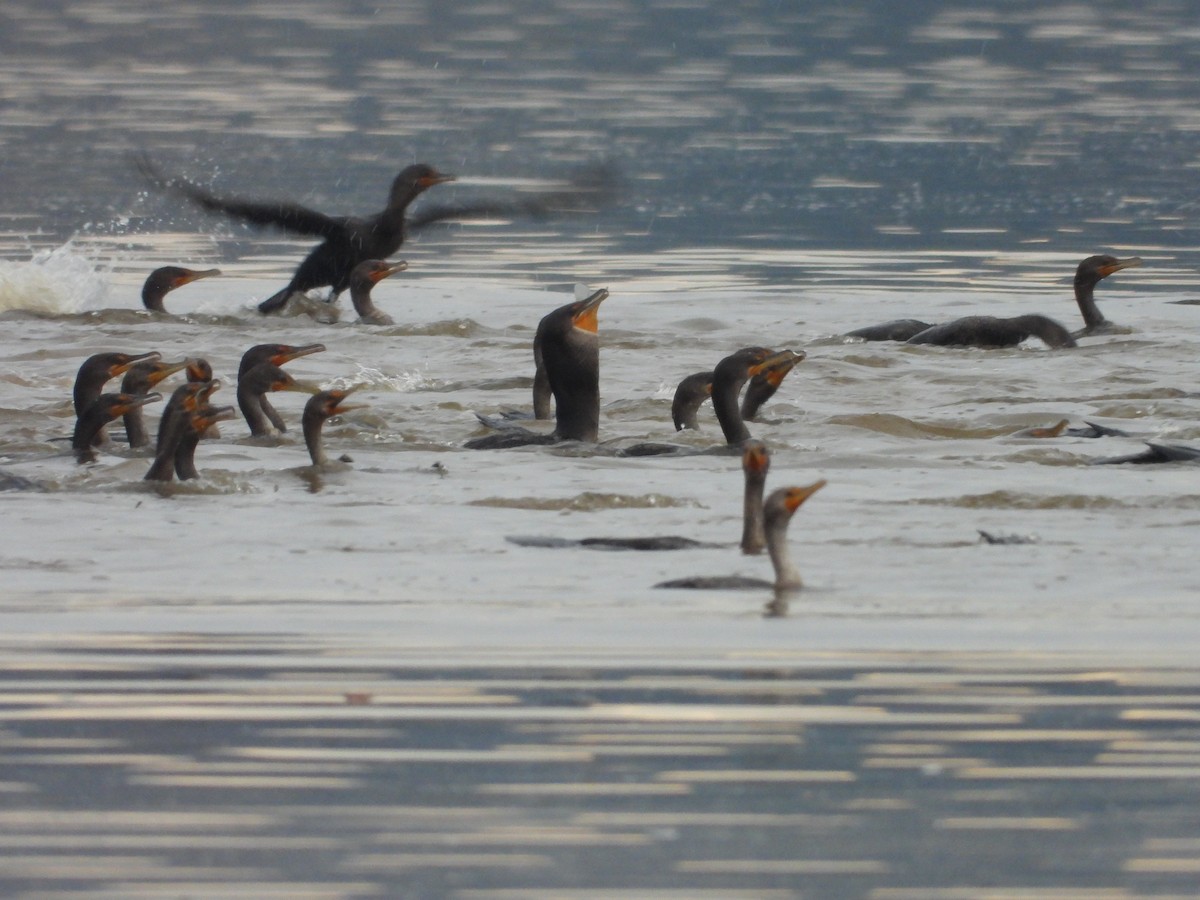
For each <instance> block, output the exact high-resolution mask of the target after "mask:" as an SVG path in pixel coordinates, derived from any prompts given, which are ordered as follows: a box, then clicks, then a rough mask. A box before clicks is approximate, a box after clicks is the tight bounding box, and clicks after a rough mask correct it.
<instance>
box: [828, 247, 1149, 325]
mask: <svg viewBox="0 0 1200 900" xmlns="http://www.w3.org/2000/svg"><path fill="white" fill-rule="evenodd" d="M1141 264H1142V261H1141V259H1140V258H1138V257H1136V256H1132V257H1129V258H1127V259H1118V258H1117V257H1115V256H1106V255H1099V256H1089V257H1088V258H1087V259H1085V260H1083V261H1082V262H1081V263H1080V264H1079V265H1078V267H1076V269H1075V279H1074V291H1075V302H1076V303H1077V304H1078V306H1079V314H1080V315H1081V316H1082V317H1083V325H1084V327H1083V328H1082V329H1080V330H1079V331H1076V332H1075V333H1074V334H1073V335H1072V334H1071V333H1070V332H1068V331H1067V330H1066V329H1065V328H1064V327H1063V326H1062V325H1061V324H1059V323H1058V322H1057V321H1055V320H1054V319H1050V318H1048V317H1046V316H1038V315H1028V316H1014V317H1012V318H998V317H994V316H967V317H966V318H962V319H955V320H954V321H952V322H945V323H943V324H941V325H929V324H927V323H925V322H921V321H919V320H917V319H896V320H895V321H892V322H884V323H883V324H881V325H870V326H868V327H866V328H859V329H856V330H855V331H850V332H847V336H848V337H856V338H862V339H863V340H865V341H905V342H907V343H909V344H939V345H942V346H969V347H984V348H990V347H1013V346H1016V345H1017V344H1019V343H1021V341H1024V340H1026V339H1027V338H1030V337H1039V338H1041V339H1042V340H1043V341H1045V342H1046V343H1047V344H1048V345H1049V346H1051V347H1074V346H1075V342H1074V340H1073V338H1075V337H1079V336H1081V335H1088V334H1100V333H1103V332H1105V331H1108V330H1111V329H1112V327H1113V325H1112V323H1111V322H1109V321H1108V320H1107V319H1106V318H1104V315H1103V314H1102V313H1101V312H1100V310H1099V308H1098V307H1097V306H1096V300H1095V296H1094V295H1095V290H1096V285H1097V284H1099V283H1100V281H1101V280H1102V279H1104V278H1107V277H1108V276H1109V275H1112V274H1113V273H1114V272H1119V271H1121V270H1122V269H1129V268H1134V267H1136V266H1140V265H1141Z"/></svg>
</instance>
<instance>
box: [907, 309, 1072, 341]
mask: <svg viewBox="0 0 1200 900" xmlns="http://www.w3.org/2000/svg"><path fill="white" fill-rule="evenodd" d="M1031 337H1037V338H1041V339H1042V340H1043V341H1044V342H1045V343H1046V345H1047V346H1048V347H1055V348H1058V347H1074V346H1075V339H1074V338H1073V337H1071V332H1069V331H1067V329H1066V328H1064V327H1063V326H1062V325H1061V324H1059V323H1058V322H1056V321H1054V320H1053V319H1051V318H1048V317H1047V316H1039V315H1036V314H1034V315H1026V316H1013V317H1012V318H1008V319H1003V318H998V317H996V316H965V317H963V318H961V319H955V320H954V321H952V322H943V323H942V324H941V325H934V326H932V327H930V328H926V329H925V330H924V331H922V332H920V333H918V334H915V335H913V336H912V337H910V338H909V339H908V341H907V342H906V343H909V344H937V345H939V346H942V347H983V348H994V347H1015V346H1017V345H1018V344H1020V343H1021V342H1022V341H1025V340H1028V339H1029V338H1031Z"/></svg>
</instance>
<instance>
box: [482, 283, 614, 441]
mask: <svg viewBox="0 0 1200 900" xmlns="http://www.w3.org/2000/svg"><path fill="white" fill-rule="evenodd" d="M607 297H608V290H607V289H605V288H600V289H599V290H598V291H596V292H595V293H594V294H592V295H591V296H590V297H586V298H584V299H583V300H576V301H575V302H574V303H568V304H566V305H564V306H560V307H559V308H558V309H556V310H554V311H553V312H551V313H548V314H547V315H546V316H544V317H543V318H542V320H541V322H539V323H538V328H537V336H536V337H535V339H534V340H535V341H536V342H537V344H538V345H539V346H540V347H541V353H542V363H543V367H544V369H545V372H546V378H547V380H548V382H549V385H550V390H551V392H552V393H553V395H554V418H555V428H554V431H553V432H552V433H550V434H539V433H537V432H533V431H529V430H528V429H525V428H519V427H512V428H505V429H504V430H503V431H500V432H497V433H496V434H489V435H485V436H483V437H480V438H475V439H473V440H470V441H467V443H466V444H464V446H465V447H467V448H468V449H471V450H485V449H498V448H504V447H520V446H524V445H528V444H553V443H557V442H559V441H588V442H591V443H595V441H596V439H597V438H598V436H599V433H600V336H599V321H598V318H597V315H598V313H599V310H600V304H601V303H603V302H604V300H605V299H607Z"/></svg>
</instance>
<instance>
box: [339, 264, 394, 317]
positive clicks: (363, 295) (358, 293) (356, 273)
mask: <svg viewBox="0 0 1200 900" xmlns="http://www.w3.org/2000/svg"><path fill="white" fill-rule="evenodd" d="M407 268H408V263H406V262H404V261H403V260H401V261H400V262H395V263H389V262H385V261H384V260H382V259H368V260H365V261H364V262H360V263H359V264H358V265H357V266H355V267H354V269H353V270H352V271H351V272H350V302H351V303H353V304H354V311H355V312H356V313H358V317H359V319H360V320H361V321H362V322H364V323H365V324H367V325H395V324H396V323H395V322H394V321H393V320H392V317H391V316H389V315H387V314H386V313H382V312H380V311H379V310H378V309H377V308H376V306H375V303H374V302H373V301H372V300H371V289H372V288H373V287H375V285H377V284H379V282H381V281H383V279H385V278H388V277H389V276H391V275H395V274H396V273H397V272H403V271H404V270H405V269H407Z"/></svg>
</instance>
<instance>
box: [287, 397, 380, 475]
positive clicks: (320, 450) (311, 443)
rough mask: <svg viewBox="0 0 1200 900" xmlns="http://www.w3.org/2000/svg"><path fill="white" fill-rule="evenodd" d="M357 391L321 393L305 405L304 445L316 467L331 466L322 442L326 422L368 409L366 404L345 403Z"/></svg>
mask: <svg viewBox="0 0 1200 900" xmlns="http://www.w3.org/2000/svg"><path fill="white" fill-rule="evenodd" d="M356 390H357V387H352V388H347V389H346V390H344V391H339V390H329V391H321V393H319V394H313V396H311V397H310V398H309V399H308V402H307V403H305V404H304V415H303V417H302V419H301V421H302V423H303V427H304V444H305V446H306V447H308V455H309V456H310V457H311V458H312V462H313V465H314V466H327V465H329V457H328V456H326V455H325V448H324V445H323V443H322V440H321V429H322V427H323V426H324V425H325V420H326V419H328V418H330V417H331V416H337V415H341V414H342V413H344V412H349V411H350V410H352V409H365V408H366V407H367V404H366V403H346V402H345V400H346V398H347V397H349V396H350V395H351V394H352V393H354V391H356Z"/></svg>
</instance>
